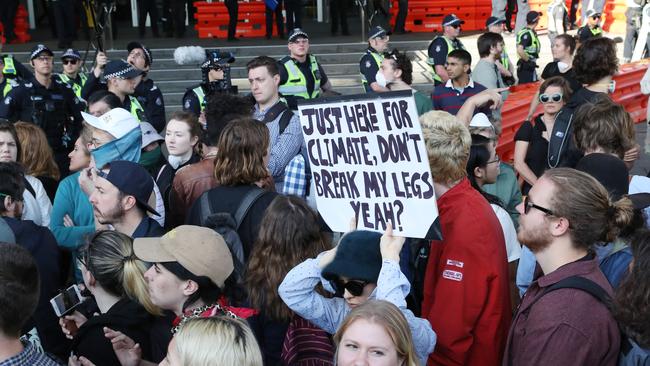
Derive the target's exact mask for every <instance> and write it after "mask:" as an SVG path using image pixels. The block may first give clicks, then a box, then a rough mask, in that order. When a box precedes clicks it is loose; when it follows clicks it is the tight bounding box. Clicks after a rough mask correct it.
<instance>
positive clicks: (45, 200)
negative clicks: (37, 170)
mask: <svg viewBox="0 0 650 366" xmlns="http://www.w3.org/2000/svg"><path fill="white" fill-rule="evenodd" d="M25 180H27V181H28V182H29V185H31V186H32V188H33V189H34V193H36V196H34V195H32V193H31V192H30V191H29V190H28V189H27V188H25V191H24V192H23V204H24V206H23V217H22V219H23V220H32V221H34V223H35V224H36V225H39V226H45V227H48V226H49V225H50V213H51V212H52V202H51V201H50V198H49V197H48V196H47V192H45V188H44V187H43V183H41V181H40V180H38V178H36V177H33V176H31V175H25Z"/></svg>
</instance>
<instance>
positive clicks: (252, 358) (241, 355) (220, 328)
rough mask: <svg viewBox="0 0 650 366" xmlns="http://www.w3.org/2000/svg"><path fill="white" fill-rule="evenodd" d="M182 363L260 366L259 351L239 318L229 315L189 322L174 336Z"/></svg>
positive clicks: (188, 364) (189, 365)
mask: <svg viewBox="0 0 650 366" xmlns="http://www.w3.org/2000/svg"><path fill="white" fill-rule="evenodd" d="M174 339H175V341H176V351H177V352H178V355H179V358H180V360H181V364H182V365H184V366H191V365H220V366H262V364H263V362H262V352H261V351H260V347H259V346H258V345H257V341H256V340H255V336H254V335H253V331H251V329H250V327H249V326H248V324H247V323H246V322H245V321H244V320H242V319H239V318H237V319H235V318H231V317H228V316H215V317H210V318H193V319H189V320H188V321H187V322H186V323H185V324H183V326H181V328H180V329H179V331H178V333H176V336H175V337H174Z"/></svg>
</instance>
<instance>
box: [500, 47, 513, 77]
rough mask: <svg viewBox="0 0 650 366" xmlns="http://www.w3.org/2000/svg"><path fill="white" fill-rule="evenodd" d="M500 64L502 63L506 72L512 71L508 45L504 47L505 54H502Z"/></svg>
mask: <svg viewBox="0 0 650 366" xmlns="http://www.w3.org/2000/svg"><path fill="white" fill-rule="evenodd" d="M499 62H500V63H501V66H503V67H504V68H505V69H506V70H508V71H512V70H510V69H509V67H510V66H509V65H510V56H508V51H506V45H505V44H504V45H503V52H502V53H501V58H500V59H499Z"/></svg>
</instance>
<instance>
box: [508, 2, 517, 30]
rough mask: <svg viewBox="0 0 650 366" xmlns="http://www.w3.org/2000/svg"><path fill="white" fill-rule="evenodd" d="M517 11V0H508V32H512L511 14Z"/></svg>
mask: <svg viewBox="0 0 650 366" xmlns="http://www.w3.org/2000/svg"><path fill="white" fill-rule="evenodd" d="M516 12H517V0H508V5H507V6H506V28H507V29H508V32H512V14H515V13H516Z"/></svg>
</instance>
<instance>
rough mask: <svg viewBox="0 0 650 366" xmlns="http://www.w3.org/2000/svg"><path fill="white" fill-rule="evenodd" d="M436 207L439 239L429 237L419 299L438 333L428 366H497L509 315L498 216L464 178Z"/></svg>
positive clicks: (502, 246)
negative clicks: (440, 235)
mask: <svg viewBox="0 0 650 366" xmlns="http://www.w3.org/2000/svg"><path fill="white" fill-rule="evenodd" d="M438 210H439V211H440V225H441V229H442V236H443V240H442V241H432V242H431V251H430V254H429V262H428V263H427V270H426V274H425V278H424V300H423V303H422V317H425V318H427V319H429V321H430V322H431V326H432V327H433V330H434V331H435V332H436V334H437V335H438V341H437V343H436V348H435V349H434V352H433V353H432V354H431V355H430V356H429V362H428V365H481V366H492V365H495V366H496V365H499V364H501V358H502V356H503V350H504V347H505V343H506V338H507V336H508V329H509V327H510V319H511V318H512V314H511V310H510V295H509V286H508V260H507V257H506V249H505V248H506V247H505V243H504V239H503V232H502V230H501V226H500V224H499V220H498V219H497V217H496V215H495V214H494V211H493V210H492V208H491V207H490V205H489V204H488V202H487V201H486V200H485V198H483V196H481V194H480V193H479V192H477V191H476V190H474V189H473V188H472V186H471V185H470V183H469V181H468V180H467V179H463V180H462V181H461V182H460V183H459V184H457V185H456V186H454V187H453V188H452V189H450V190H449V191H447V192H446V193H445V194H443V195H442V196H441V197H440V198H439V199H438Z"/></svg>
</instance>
